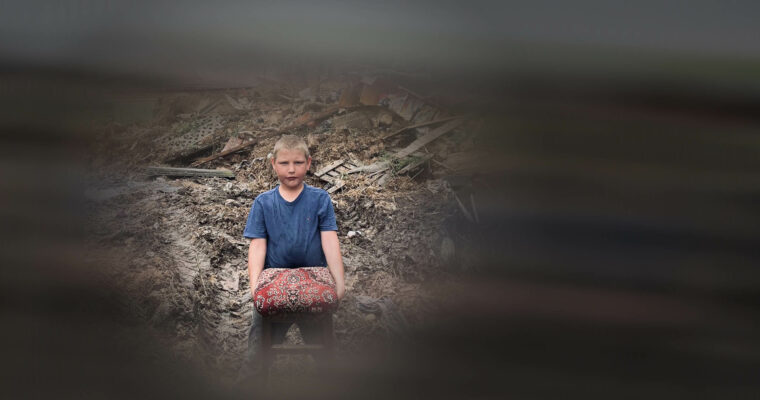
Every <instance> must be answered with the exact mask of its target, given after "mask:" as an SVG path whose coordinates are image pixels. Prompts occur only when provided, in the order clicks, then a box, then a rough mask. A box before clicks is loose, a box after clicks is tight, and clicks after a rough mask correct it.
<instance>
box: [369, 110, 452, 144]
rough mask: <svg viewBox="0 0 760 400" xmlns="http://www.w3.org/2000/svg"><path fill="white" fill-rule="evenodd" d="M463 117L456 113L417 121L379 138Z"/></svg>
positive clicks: (383, 138)
mask: <svg viewBox="0 0 760 400" xmlns="http://www.w3.org/2000/svg"><path fill="white" fill-rule="evenodd" d="M464 117H465V115H456V116H453V117H446V118H441V119H436V120H433V121H427V122H422V123H419V124H414V125H409V126H405V127H403V128H401V129H399V130H397V131H395V132H392V133H390V134H388V135H385V136H383V137H382V138H381V140H385V139H388V138H390V137H393V136H396V135H398V134H399V133H401V132H404V131H406V130H408V129H414V128H422V127H423V126H428V125H435V124H439V123H441V122H446V121H451V120H454V119H460V118H464Z"/></svg>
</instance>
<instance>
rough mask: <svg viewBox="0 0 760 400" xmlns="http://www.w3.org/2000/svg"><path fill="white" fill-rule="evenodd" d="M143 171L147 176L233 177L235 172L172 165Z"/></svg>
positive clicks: (148, 168)
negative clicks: (174, 166)
mask: <svg viewBox="0 0 760 400" xmlns="http://www.w3.org/2000/svg"><path fill="white" fill-rule="evenodd" d="M145 173H146V174H148V175H149V176H157V175H163V176H200V177H220V178H234V177H235V173H234V172H232V171H230V170H228V169H199V168H173V167H147V168H145Z"/></svg>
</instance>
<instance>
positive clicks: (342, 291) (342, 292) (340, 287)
mask: <svg viewBox="0 0 760 400" xmlns="http://www.w3.org/2000/svg"><path fill="white" fill-rule="evenodd" d="M335 293H337V295H338V300H342V299H343V297H345V296H346V285H344V284H343V283H340V284H336V285H335Z"/></svg>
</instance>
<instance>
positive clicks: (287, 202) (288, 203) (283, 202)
mask: <svg viewBox="0 0 760 400" xmlns="http://www.w3.org/2000/svg"><path fill="white" fill-rule="evenodd" d="M308 187H309V185H307V184H306V183H305V182H304V184H303V189H301V193H298V197H296V198H295V200H293V201H287V200H285V198H283V197H282V195H281V194H280V185H277V186H275V188H274V192H275V193H276V195H277V198H278V199H279V200H280V202H282V204H285V205H286V206H291V207H292V206H294V205H296V203H298V201H299V200H301V197H303V193H304V192H305V191H306V189H307V188H308Z"/></svg>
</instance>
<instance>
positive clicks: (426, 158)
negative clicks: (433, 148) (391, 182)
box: [397, 154, 433, 174]
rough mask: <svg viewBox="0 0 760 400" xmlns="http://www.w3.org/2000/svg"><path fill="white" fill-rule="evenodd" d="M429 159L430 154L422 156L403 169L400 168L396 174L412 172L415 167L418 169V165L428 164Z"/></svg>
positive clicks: (431, 156)
mask: <svg viewBox="0 0 760 400" xmlns="http://www.w3.org/2000/svg"><path fill="white" fill-rule="evenodd" d="M431 158H433V155H432V154H423V155H422V156H421V157H420V158H419V159H418V160H416V161H414V162H411V163H409V164H407V165H406V166H404V168H401V169H400V170H398V172H397V174H404V173H407V172H409V171H412V170H414V169H416V168H417V167H419V166H420V165H422V164H424V163H426V162H428V161H429V160H430V159H431Z"/></svg>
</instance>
